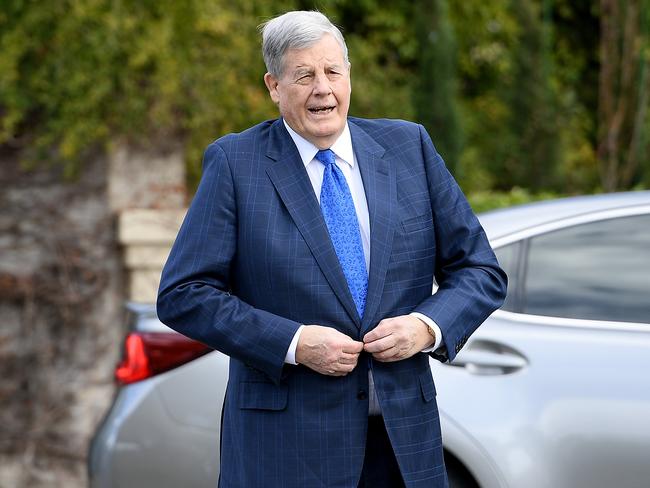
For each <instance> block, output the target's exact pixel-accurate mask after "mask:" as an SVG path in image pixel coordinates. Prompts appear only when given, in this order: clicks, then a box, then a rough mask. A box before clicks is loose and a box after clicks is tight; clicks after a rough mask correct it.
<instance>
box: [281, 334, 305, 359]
mask: <svg viewBox="0 0 650 488" xmlns="http://www.w3.org/2000/svg"><path fill="white" fill-rule="evenodd" d="M304 328H305V326H304V325H301V326H300V327H298V330H297V331H296V333H295V334H294V336H293V339H291V344H289V349H287V354H286V356H285V357H284V362H285V363H287V364H298V361H297V360H296V351H297V349H298V341H299V340H300V333H301V332H302V329H304Z"/></svg>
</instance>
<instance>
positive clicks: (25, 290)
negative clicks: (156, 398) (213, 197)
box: [0, 147, 186, 488]
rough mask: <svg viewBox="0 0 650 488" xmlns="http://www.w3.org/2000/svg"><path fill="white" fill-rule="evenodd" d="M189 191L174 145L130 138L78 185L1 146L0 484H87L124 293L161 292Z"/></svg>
mask: <svg viewBox="0 0 650 488" xmlns="http://www.w3.org/2000/svg"><path fill="white" fill-rule="evenodd" d="M185 200H186V196H185V186H184V171H183V161H182V158H181V157H180V153H179V152H178V151H166V152H162V151H158V152H147V151H142V150H138V151H136V150H133V149H127V148H125V147H122V148H119V149H117V150H116V151H115V152H114V153H113V154H112V155H111V156H110V157H98V158H97V159H96V160H95V161H94V162H92V163H89V164H87V165H86V166H85V168H84V170H83V172H82V174H81V175H80V177H79V178H78V179H77V180H75V181H71V182H66V181H64V180H63V178H62V175H61V172H60V171H59V170H58V169H57V168H49V169H47V168H46V169H43V168H40V169H37V170H33V171H24V170H22V169H21V167H20V165H19V163H18V155H17V154H15V153H8V152H7V151H6V150H5V151H4V152H0V317H2V321H1V322H0V405H2V408H0V488H22V487H30V488H39V487H46V486H47V487H51V486H65V487H66V488H75V487H83V486H86V485H87V481H86V454H87V448H88V443H89V440H90V438H91V436H92V433H93V432H94V429H95V427H96V425H97V423H98V422H99V421H100V420H101V418H102V416H103V415H104V413H105V411H106V410H107V408H108V407H109V405H110V402H111V399H112V397H113V395H114V382H113V371H114V367H115V364H116V363H117V361H118V359H119V356H120V353H121V342H122V338H123V336H124V333H125V329H124V308H123V306H124V302H125V300H135V301H144V302H151V301H153V299H154V298H155V289H156V288H157V283H158V277H159V275H160V269H161V267H162V263H163V262H164V259H165V258H166V255H167V252H168V249H169V245H170V244H171V242H172V240H173V237H174V235H175V229H176V228H177V226H178V222H179V219H180V218H181V217H182V214H183V211H182V207H183V206H184V204H185ZM143 207H145V208H144V209H143Z"/></svg>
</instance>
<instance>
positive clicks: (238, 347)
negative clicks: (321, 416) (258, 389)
mask: <svg viewBox="0 0 650 488" xmlns="http://www.w3.org/2000/svg"><path fill="white" fill-rule="evenodd" d="M237 221H238V215H237V205H236V187H235V184H234V180H233V173H232V170H231V168H230V166H229V163H228V159H227V156H226V153H225V152H224V150H223V149H222V147H221V146H220V145H219V143H218V142H215V143H213V144H211V145H210V146H209V147H208V149H207V150H206V152H205V155H204V159H203V175H202V177H201V183H200V184H199V188H198V190H197V193H196V195H195V196H194V199H193V201H192V204H191V205H190V208H189V210H188V212H187V215H186V216H185V220H184V222H183V224H182V226H181V229H180V231H179V233H178V236H177V238H176V241H175V242H174V245H173V247H172V250H171V253H170V255H169V258H168V259H167V263H166V264H165V267H164V269H163V272H162V276H161V282H160V288H159V291H158V301H157V312H158V317H159V318H160V320H161V321H162V322H163V323H165V324H167V325H168V326H169V327H171V328H172V329H174V330H176V331H178V332H180V333H181V334H183V335H185V336H187V337H190V338H192V339H195V340H197V341H200V342H202V343H204V344H207V345H208V346H210V347H212V348H213V349H216V350H219V351H221V352H223V353H224V354H227V355H228V356H231V357H234V358H236V359H239V360H241V361H243V362H245V363H247V364H249V365H250V366H252V367H254V368H256V369H259V370H261V371H263V372H265V373H266V374H267V375H268V376H269V377H270V378H271V379H272V380H273V381H275V382H276V383H277V382H279V381H280V378H281V375H282V367H283V364H284V360H285V356H286V353H287V350H288V348H289V345H290V344H291V340H292V339H293V337H294V335H295V333H296V331H297V330H298V328H299V327H300V324H298V323H297V322H294V321H292V320H289V319H285V318H282V317H279V316H277V315H274V314H272V313H269V312H266V311H264V310H260V309H257V308H254V307H252V306H251V305H249V304H247V303H245V302H244V301H242V300H240V299H239V298H237V297H236V296H235V295H233V294H232V293H231V291H232V287H231V284H232V281H231V280H232V276H231V273H232V264H233V262H234V258H235V255H236V252H237Z"/></svg>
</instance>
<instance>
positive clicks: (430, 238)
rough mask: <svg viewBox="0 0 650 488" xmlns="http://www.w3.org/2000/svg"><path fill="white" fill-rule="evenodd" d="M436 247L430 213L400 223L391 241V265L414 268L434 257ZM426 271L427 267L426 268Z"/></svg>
mask: <svg viewBox="0 0 650 488" xmlns="http://www.w3.org/2000/svg"><path fill="white" fill-rule="evenodd" d="M435 247H436V241H435V232H434V227H433V218H432V216H431V213H430V212H427V213H425V214H422V215H418V216H415V217H409V218H408V219H404V220H402V221H401V222H400V225H399V226H398V227H397V231H396V232H395V238H394V240H393V253H392V260H391V261H392V262H393V263H400V264H403V263H409V265H413V266H415V267H416V268H417V267H421V266H423V265H424V264H425V263H427V262H428V261H431V260H432V259H433V257H434V255H435V254H434V253H435ZM426 268H427V269H428V266H426Z"/></svg>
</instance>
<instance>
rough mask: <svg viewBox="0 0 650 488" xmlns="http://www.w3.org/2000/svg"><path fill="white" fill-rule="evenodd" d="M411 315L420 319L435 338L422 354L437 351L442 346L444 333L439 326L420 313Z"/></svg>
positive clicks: (423, 349)
mask: <svg viewBox="0 0 650 488" xmlns="http://www.w3.org/2000/svg"><path fill="white" fill-rule="evenodd" d="M409 315H411V316H413V317H416V318H418V319H420V320H421V321H422V322H424V324H425V325H426V326H427V329H428V333H429V334H430V335H431V336H432V337H433V338H434V341H433V342H432V343H431V344H429V345H427V346H425V347H423V348H422V352H433V351H435V350H437V349H438V348H439V347H440V346H441V345H442V331H441V330H440V327H439V326H438V324H436V323H435V322H434V321H433V320H432V319H431V318H430V317H427V316H426V315H424V314H422V313H420V312H411V313H410V314H409Z"/></svg>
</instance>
